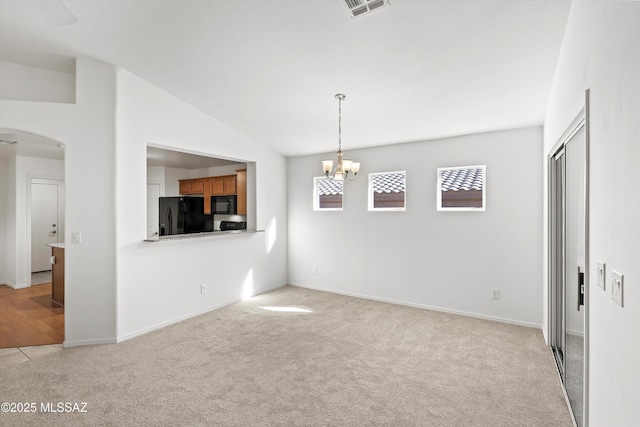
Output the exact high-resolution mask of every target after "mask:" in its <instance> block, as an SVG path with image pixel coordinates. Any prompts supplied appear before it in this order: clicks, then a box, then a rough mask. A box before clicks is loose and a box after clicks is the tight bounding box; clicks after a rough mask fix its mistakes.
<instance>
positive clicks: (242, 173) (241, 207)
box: [236, 169, 247, 215]
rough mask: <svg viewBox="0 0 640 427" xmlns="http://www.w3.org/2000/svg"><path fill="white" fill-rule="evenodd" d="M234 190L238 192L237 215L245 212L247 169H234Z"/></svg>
mask: <svg viewBox="0 0 640 427" xmlns="http://www.w3.org/2000/svg"><path fill="white" fill-rule="evenodd" d="M236 191H237V194H238V206H237V207H238V215H246V214H247V170H246V169H239V170H237V171H236Z"/></svg>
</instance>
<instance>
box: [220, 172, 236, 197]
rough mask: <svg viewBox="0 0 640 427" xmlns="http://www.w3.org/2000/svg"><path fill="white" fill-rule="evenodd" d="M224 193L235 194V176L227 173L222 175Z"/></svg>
mask: <svg viewBox="0 0 640 427" xmlns="http://www.w3.org/2000/svg"><path fill="white" fill-rule="evenodd" d="M222 182H223V191H224V195H225V196H226V195H227V194H236V176H235V175H228V176H223V177H222Z"/></svg>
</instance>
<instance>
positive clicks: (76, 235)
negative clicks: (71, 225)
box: [71, 231, 82, 245]
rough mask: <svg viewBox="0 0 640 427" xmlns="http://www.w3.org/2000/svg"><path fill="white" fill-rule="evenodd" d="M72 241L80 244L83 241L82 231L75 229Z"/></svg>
mask: <svg viewBox="0 0 640 427" xmlns="http://www.w3.org/2000/svg"><path fill="white" fill-rule="evenodd" d="M71 243H73V244H74V245H79V244H81V243H82V233H81V232H79V231H74V232H72V233H71Z"/></svg>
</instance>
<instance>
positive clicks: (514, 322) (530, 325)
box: [289, 283, 542, 329]
mask: <svg viewBox="0 0 640 427" xmlns="http://www.w3.org/2000/svg"><path fill="white" fill-rule="evenodd" d="M289 285H291V286H297V287H299V288H306V289H313V290H316V291H324V292H331V293H334V294H340V295H346V296H350V297H356V298H364V299H368V300H372V301H379V302H386V303H389V304H397V305H406V306H408V307H414V308H422V309H425V310H433V311H440V312H443V313H450V314H457V315H460V316H466V317H474V318H476V319H485V320H493V321H495V322H501V323H509V324H512V325H519V326H526V327H528V328H536V329H541V328H542V325H540V324H536V323H529V322H522V321H520V320H513V319H505V318H502V317H496V316H487V315H485V314H478V313H471V312H468V311H461V310H452V309H449V308H444V307H436V306H433V305H425V304H416V303H412V302H408V301H399V300H394V299H389V298H380V297H374V296H371V295H365V294H359V293H354V292H344V291H339V290H335V289H328V288H320V287H315V286H307V285H302V284H299V283H289Z"/></svg>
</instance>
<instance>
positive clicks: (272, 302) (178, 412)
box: [0, 286, 571, 427]
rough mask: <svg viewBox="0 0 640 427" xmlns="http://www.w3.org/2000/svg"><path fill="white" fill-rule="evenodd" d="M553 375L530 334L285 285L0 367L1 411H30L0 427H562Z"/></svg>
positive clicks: (537, 337) (562, 406)
mask: <svg viewBox="0 0 640 427" xmlns="http://www.w3.org/2000/svg"><path fill="white" fill-rule="evenodd" d="M260 307H270V308H271V309H270V310H268V309H265V308H260ZM286 307H288V308H286ZM274 309H277V310H283V309H284V310H295V311H272V310H274ZM553 363H554V362H553V359H552V356H551V353H550V350H549V349H548V348H547V347H546V346H545V345H544V342H543V339H542V334H541V332H540V331H539V330H537V329H532V328H526V327H520V326H514V325H508V324H502V323H496V322H491V321H485V320H478V319H473V318H468V317H462V316H455V315H450V314H445V313H438V312H432V311H427V310H421V309H416V308H410V307H404V306H397V305H392V304H385V303H380V302H374V301H368V300H363V299H357V298H351V297H346V296H341V295H334V294H330V293H325V292H318V291H312V290H307V289H301V288H296V287H291V286H286V287H283V288H280V289H278V290H276V291H273V292H270V293H268V294H264V295H260V296H257V297H254V298H252V299H251V300H248V301H244V302H241V303H237V304H234V305H231V306H228V307H225V308H223V309H220V310H217V311H213V312H210V313H208V314H205V315H202V316H199V317H197V318H194V319H191V320H187V321H184V322H182V323H180V324H177V325H173V326H170V327H167V328H164V329H162V330H159V331H155V332H152V333H149V334H146V335H144V336H142V337H138V338H135V339H132V340H129V341H126V342H124V343H120V344H115V345H104V346H95V347H83V348H71V349H65V350H64V351H61V352H58V353H53V354H50V355H48V356H46V357H41V358H36V359H34V360H32V361H30V362H28V363H20V364H18V365H15V366H11V367H10V369H8V368H7V367H0V402H23V403H24V402H34V403H36V406H37V412H36V413H29V414H25V413H0V425H3V426H4V425H6V426H8V425H11V426H21V425H29V426H32V425H43V426H45V425H46V426H74V425H84V426H86V425H92V426H97V425H109V426H129V425H130V426H167V425H176V426H177V425H202V426H204V425H223V426H272V425H282V426H285V425H287V426H289V425H304V426H316V425H332V426H367V425H389V426H509V427H513V426H535V427H539V426H545V427H550V426H563V427H564V426H567V427H569V426H571V420H570V415H569V412H568V410H567V406H566V403H565V400H564V397H563V394H562V390H561V386H560V383H559V380H558V378H557V375H556V373H555V371H554V369H555V368H554V365H553ZM47 402H49V408H52V407H56V408H57V404H58V402H60V403H67V402H68V403H75V402H77V403H82V402H86V403H87V405H86V408H85V409H86V411H87V412H86V413H42V412H41V410H42V404H43V403H44V404H45V407H44V409H47V406H46V405H47ZM63 409H64V405H63ZM71 409H73V408H71ZM78 409H81V408H78Z"/></svg>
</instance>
